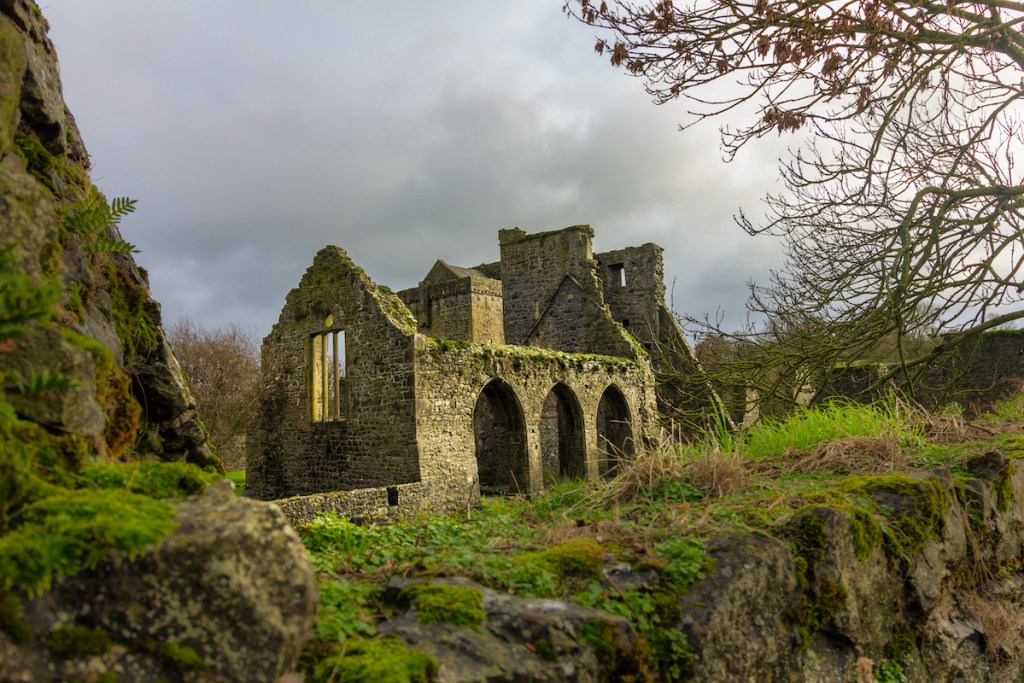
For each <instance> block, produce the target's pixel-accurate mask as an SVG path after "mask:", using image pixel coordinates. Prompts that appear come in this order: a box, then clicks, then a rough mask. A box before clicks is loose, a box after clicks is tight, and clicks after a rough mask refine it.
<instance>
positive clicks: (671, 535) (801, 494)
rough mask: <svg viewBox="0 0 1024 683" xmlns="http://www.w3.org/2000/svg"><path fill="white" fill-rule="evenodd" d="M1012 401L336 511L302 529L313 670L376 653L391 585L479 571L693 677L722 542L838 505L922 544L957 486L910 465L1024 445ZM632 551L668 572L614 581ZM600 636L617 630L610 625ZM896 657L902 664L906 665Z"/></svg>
mask: <svg viewBox="0 0 1024 683" xmlns="http://www.w3.org/2000/svg"><path fill="white" fill-rule="evenodd" d="M1000 410H1001V411H1002V412H999V413H997V415H999V416H1000V417H992V418H991V420H992V422H986V423H985V424H988V425H989V427H991V429H990V428H989V427H986V428H985V431H984V432H979V431H974V432H972V431H971V429H969V426H968V425H966V423H964V422H963V420H962V419H961V418H960V417H959V416H958V415H956V414H936V415H929V414H926V413H924V412H923V411H920V410H916V409H911V408H910V407H909V406H907V405H905V404H902V403H899V402H897V401H895V400H894V399H890V400H889V401H886V402H882V403H879V404H875V405H870V406H858V405H852V404H831V405H828V406H824V407H821V408H811V409H805V410H803V411H801V412H800V413H799V414H797V415H796V416H795V417H794V418H793V419H791V420H789V421H785V422H772V423H768V424H765V425H762V426H759V427H756V428H754V429H753V430H751V432H749V433H748V434H746V435H738V436H733V437H731V438H730V439H729V440H723V439H721V438H716V437H713V436H709V437H708V438H707V439H705V440H704V441H703V442H701V443H698V444H685V445H684V444H667V445H664V446H662V447H660V448H654V449H648V450H645V451H643V452H642V453H640V454H639V455H638V456H637V457H636V458H634V459H633V460H632V461H630V462H628V463H625V464H624V465H623V466H622V467H621V468H620V471H619V472H618V474H617V476H616V477H615V478H613V479H611V480H608V481H599V482H587V481H582V480H571V481H561V482H556V483H553V484H551V485H550V486H549V487H548V488H547V490H546V491H545V493H544V494H543V495H541V496H538V497H536V498H533V499H529V500H521V499H512V498H490V499H486V500H485V501H484V503H483V505H482V507H481V508H479V509H476V510H471V511H469V512H468V513H462V514H454V515H448V516H440V517H432V518H424V519H420V520H418V521H415V522H399V523H392V524H383V525H376V526H365V527H364V526H356V525H354V524H352V523H350V522H348V521H345V520H341V519H337V518H333V517H320V518H318V519H316V520H315V521H314V522H313V523H312V524H310V525H308V526H306V527H305V528H303V529H301V530H300V532H301V535H302V539H303V542H304V543H305V545H306V547H307V548H308V550H309V551H310V554H311V557H312V559H313V563H314V566H315V567H316V569H317V571H318V572H319V575H320V580H321V593H322V596H323V598H322V602H321V609H320V612H319V616H318V620H317V636H318V638H317V641H315V642H314V644H313V645H311V646H310V648H309V649H308V650H307V655H306V657H305V659H304V661H305V665H304V666H305V671H306V673H307V674H309V675H311V676H312V677H313V680H317V678H316V675H317V674H316V672H317V671H319V672H321V673H322V672H324V671H325V668H324V667H325V666H326V665H325V664H324V662H325V661H328V660H329V661H330V662H331V663H332V664H331V666H332V667H335V666H342V665H343V664H344V662H345V661H346V658H347V657H348V656H349V655H346V654H344V653H345V652H348V651H349V650H347V649H346V648H347V647H348V646H347V645H346V644H351V647H352V649H351V651H352V652H356V653H363V652H365V651H366V649H365V648H366V643H367V642H373V641H372V640H371V641H367V640H366V639H368V638H370V639H373V637H374V635H375V634H376V633H377V625H378V624H380V623H381V622H382V621H384V620H387V619H390V618H392V617H393V616H394V615H395V614H396V613H397V612H398V611H400V610H402V609H405V607H404V604H403V603H402V602H401V600H396V599H395V598H394V596H389V592H388V591H387V590H385V587H386V585H387V583H388V581H389V579H391V578H392V577H394V576H396V575H398V576H402V577H406V578H408V579H412V580H420V581H424V580H429V579H430V578H432V577H438V576H442V577H466V578H469V579H471V580H473V581H475V582H477V583H479V584H481V585H484V586H487V587H490V588H492V589H495V590H498V591H501V592H505V593H510V594H516V595H520V596H525V597H549V598H560V599H568V600H571V601H574V602H577V603H579V604H583V605H587V606H591V607H595V608H597V609H602V610H605V611H607V612H610V613H613V614H618V615H621V616H623V617H625V618H626V619H628V620H629V621H630V622H631V623H632V624H633V626H634V628H635V629H636V630H637V632H638V633H639V634H641V635H642V636H643V639H642V641H643V642H644V643H645V645H644V646H643V647H644V648H645V649H644V652H645V654H646V659H647V664H646V666H647V668H648V669H649V670H650V671H651V672H657V674H656V675H657V676H659V677H660V678H663V679H675V678H685V673H686V670H687V667H688V666H689V665H690V663H692V657H693V655H692V653H690V651H689V649H688V646H687V644H686V642H685V638H684V637H682V634H681V632H679V631H677V630H676V629H675V628H674V624H675V623H676V620H677V618H678V615H677V614H676V613H675V612H674V611H673V610H674V609H675V608H674V607H673V606H674V605H676V604H677V599H676V598H675V597H673V596H678V594H680V593H682V592H684V591H686V590H687V589H689V588H690V586H692V585H693V584H694V583H695V582H697V581H699V580H701V579H702V578H704V577H705V576H707V574H708V573H709V572H711V571H713V568H714V565H713V563H712V562H711V561H710V559H709V558H708V557H707V555H706V552H705V542H706V540H707V539H709V538H711V537H713V536H715V535H716V534H720V533H722V532H725V531H730V530H741V531H752V532H757V533H765V534H770V535H775V536H778V537H780V538H782V539H783V540H786V541H791V540H792V534H793V533H794V532H793V528H794V527H793V524H794V522H792V520H796V519H806V518H807V516H806V515H804V516H803V517H798V516H800V515H801V514H802V513H804V512H805V511H807V510H811V509H813V508H815V507H821V506H826V507H836V508H839V509H842V510H845V511H847V512H848V513H849V514H851V516H852V518H853V519H854V520H855V526H856V529H854V532H855V536H858V538H859V539H860V541H861V545H862V546H863V548H862V549H861V550H863V552H858V558H859V559H861V561H864V560H865V559H866V558H867V556H868V555H870V553H872V552H875V551H876V550H878V549H879V548H881V549H882V551H884V552H887V553H891V554H896V555H908V554H910V553H912V552H914V550H915V548H918V547H920V545H921V543H922V542H923V540H924V539H926V538H928V537H929V535H930V534H935V533H938V532H939V531H940V530H941V529H940V527H941V523H940V522H941V517H942V515H941V512H942V510H941V509H940V508H942V506H943V505H946V504H948V500H947V499H946V498H943V496H942V495H940V493H941V494H944V493H945V491H944V490H943V491H942V492H938V490H936V491H932V489H931V488H929V485H927V484H924V485H922V484H921V483H919V481H918V480H914V479H911V478H909V477H907V476H905V475H906V473H911V472H914V471H919V470H930V469H947V470H949V471H950V472H951V473H952V474H953V475H954V476H968V475H967V470H966V467H965V463H966V462H967V460H968V459H969V458H970V457H972V456H977V455H980V454H982V453H985V452H987V450H990V449H991V448H992V447H993V446H996V447H999V448H1000V449H1002V450H1003V451H1004V452H1006V453H1007V454H1009V455H1014V454H1016V455H1018V456H1019V457H1024V439H1022V438H1021V437H1020V436H1019V434H1017V433H1016V432H1014V431H1009V432H1007V433H1005V434H1000V433H999V429H998V428H997V427H996V426H995V425H998V424H1003V423H1007V422H1014V424H1017V423H1019V422H1020V421H1021V419H1022V417H1024V402H1021V401H1016V402H1013V403H1012V404H1008V407H1007V405H1004V406H1001V407H1000ZM986 419H989V418H986ZM980 436H985V437H987V438H985V439H982V438H978V437H980ZM958 440H959V441H958ZM876 491H883V492H886V493H887V494H891V495H902V496H905V497H908V498H912V499H914V501H915V504H916V503H917V502H920V505H919V506H917V507H920V510H916V508H915V512H914V513H913V515H910V516H907V515H899V514H895V513H894V512H893V511H892V510H891V509H888V508H886V507H884V506H881V505H879V504H878V503H877V502H875V499H874V498H873V497H872V494H873V493H874V492H876ZM858 534H859V535H858ZM855 540H856V539H855ZM617 563H628V564H630V565H631V566H633V567H642V568H646V569H649V570H652V571H654V572H655V573H656V575H657V576H658V580H657V581H655V582H654V583H652V584H649V585H641V586H630V587H628V588H624V589H622V590H619V591H615V590H609V588H608V586H607V584H606V582H605V581H604V579H603V572H602V570H603V569H605V568H607V567H608V566H610V565H612V564H617ZM431 590H432V589H431ZM445 590H446V589H442V590H441V591H435V593H437V595H438V596H439V598H440V602H441V605H440V607H439V608H431V609H435V611H436V610H440V613H443V614H447V615H451V614H456V615H459V616H454V617H453V616H448V617H447V618H449V619H455V620H461V621H462V622H465V623H471V624H473V625H474V627H476V626H477V625H478V624H479V623H480V621H479V620H480V619H481V617H480V614H479V612H477V611H476V609H475V607H472V606H470V607H464V606H461V603H460V602H459V601H458V600H455V599H454V598H453V597H452V596H451V595H449V594H447V593H445ZM427 594H429V593H427ZM427 594H424V595H427ZM410 595H411V594H410ZM421 599H422V598H421ZM407 602H408V598H407V599H406V603H407ZM474 604H475V602H474ZM421 609H422V607H421ZM427 611H428V612H429V611H430V609H428V610H427ZM465 614H470V615H472V616H469V617H467V616H463V615H465ZM998 617H999V615H994V616H993V619H996V618H998ZM428 618H432V617H428ZM591 635H593V636H594V638H593V639H594V640H595V642H597V641H600V640H601V639H600V638H599V637H598V636H601V635H602V634H600V633H597V634H591ZM359 656H360V657H362V656H363V655H362V654H359ZM405 656H406V654H405V653H402V657H405ZM409 656H411V657H413V658H414V659H415V657H416V656H417V655H416V654H415V653H413V654H412V655H409ZM325 658H326V659H325ZM417 661H418V660H417ZM353 665H355V664H353ZM889 668H890V669H892V671H889V670H888V669H887V670H886V673H887V674H891V673H893V672H895V671H896V669H897V668H898V667H897V666H896V665H893V666H890V667H889Z"/></svg>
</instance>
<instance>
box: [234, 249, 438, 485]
mask: <svg viewBox="0 0 1024 683" xmlns="http://www.w3.org/2000/svg"><path fill="white" fill-rule="evenodd" d="M328 318H331V320H330V322H328ZM325 329H338V330H344V331H345V333H346V334H345V353H344V355H345V362H346V366H347V367H346V369H345V375H346V377H345V382H344V385H343V386H344V394H345V395H344V399H345V402H346V405H345V410H344V417H343V418H342V419H337V420H324V421H313V420H312V414H311V408H310V406H311V401H312V397H311V385H312V381H311V377H310V371H309V368H310V366H311V363H310V358H309V355H310V340H311V338H312V336H313V335H315V334H318V333H321V332H323V331H324V330H325ZM414 334H415V321H414V319H413V318H412V316H411V314H410V313H409V311H408V309H407V308H406V307H405V305H404V304H402V303H401V301H399V300H398V298H397V297H396V296H395V295H394V294H391V293H389V292H388V291H386V290H383V289H381V288H378V287H377V286H376V285H375V284H374V283H373V282H372V281H371V280H370V279H369V278H367V277H366V275H365V273H363V272H362V270H361V269H359V268H358V267H356V266H355V265H354V264H353V263H352V262H351V260H349V258H348V256H347V255H346V254H345V252H344V251H343V250H341V249H339V248H338V247H327V248H325V249H323V250H322V251H320V252H319V253H318V254H317V255H316V258H315V259H314V261H313V265H312V266H310V268H309V269H308V270H307V271H306V274H305V276H304V277H303V278H302V281H301V282H300V284H299V286H298V287H297V288H296V289H293V290H292V291H291V293H289V295H288V298H287V301H286V303H285V306H284V309H283V310H282V312H281V317H280V319H279V320H278V322H277V324H275V325H274V328H273V330H272V331H271V333H270V334H269V335H268V336H267V337H266V339H265V340H264V342H263V352H262V366H261V373H262V377H263V384H264V386H263V390H262V392H261V410H260V414H261V418H260V421H261V423H260V425H259V427H258V429H257V432H256V434H255V435H254V448H253V449H252V452H251V456H250V462H249V463H248V467H247V472H248V476H247V481H246V487H247V493H248V494H249V495H251V496H253V497H255V498H281V497H285V496H289V495H295V494H298V493H315V492H321V491H334V490H343V489H353V488H363V487H367V486H381V485H385V484H401V483H408V482H413V481H418V480H419V476H420V473H419V469H418V466H417V463H418V458H417V455H416V435H415V417H414V414H415V401H414V394H413V389H414V383H415V382H414V378H413V336H414Z"/></svg>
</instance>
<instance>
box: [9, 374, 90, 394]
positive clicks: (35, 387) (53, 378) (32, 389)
mask: <svg viewBox="0 0 1024 683" xmlns="http://www.w3.org/2000/svg"><path fill="white" fill-rule="evenodd" d="M76 386H78V382H76V381H75V380H73V379H71V378H70V377H68V376H66V375H62V374H60V373H59V372H50V371H49V370H40V371H39V372H37V373H35V374H34V375H32V376H31V377H29V378H28V379H27V380H25V379H22V380H19V381H18V385H17V391H18V393H20V394H22V395H25V396H28V395H31V394H38V393H40V392H43V391H48V390H50V389H70V388H73V387H76Z"/></svg>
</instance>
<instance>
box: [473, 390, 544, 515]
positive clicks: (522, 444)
mask: <svg viewBox="0 0 1024 683" xmlns="http://www.w3.org/2000/svg"><path fill="white" fill-rule="evenodd" d="M473 436H474V440H475V441H476V464H477V472H478V474H479V478H480V493H481V494H484V495H487V494H502V493H529V486H530V482H529V463H528V460H527V455H526V421H525V419H524V418H523V409H522V407H521V406H520V404H519V399H518V398H516V393H515V391H513V390H512V387H510V386H509V385H508V383H507V382H504V381H503V380H500V379H494V380H491V381H490V382H489V383H488V384H487V386H485V387H484V388H483V391H481V392H480V397H479V398H477V400H476V408H475V409H474V410H473Z"/></svg>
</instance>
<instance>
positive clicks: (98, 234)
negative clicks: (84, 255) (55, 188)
mask: <svg viewBox="0 0 1024 683" xmlns="http://www.w3.org/2000/svg"><path fill="white" fill-rule="evenodd" d="M135 203H136V202H135V200H134V199H129V198H128V197H115V198H114V201H112V202H111V203H110V204H107V200H106V198H105V197H104V196H103V195H102V194H100V193H98V192H96V193H94V194H93V195H91V196H89V197H86V198H85V199H83V200H81V201H80V202H76V203H75V204H73V205H71V207H70V208H68V210H67V212H66V213H65V214H64V217H63V219H62V223H63V225H64V228H65V229H66V230H67V231H68V232H69V233H71V234H73V235H81V236H82V237H83V238H84V242H83V245H82V247H83V248H84V249H85V250H86V251H87V252H89V253H97V252H116V253H137V252H138V249H136V248H135V245H133V244H130V243H128V242H125V241H124V240H122V239H115V238H112V237H107V236H106V235H104V234H103V233H104V232H105V231H106V230H107V229H109V228H116V227H117V226H118V224H119V223H120V222H121V219H122V218H124V217H125V216H127V215H128V214H130V213H133V212H134V211H135Z"/></svg>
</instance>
